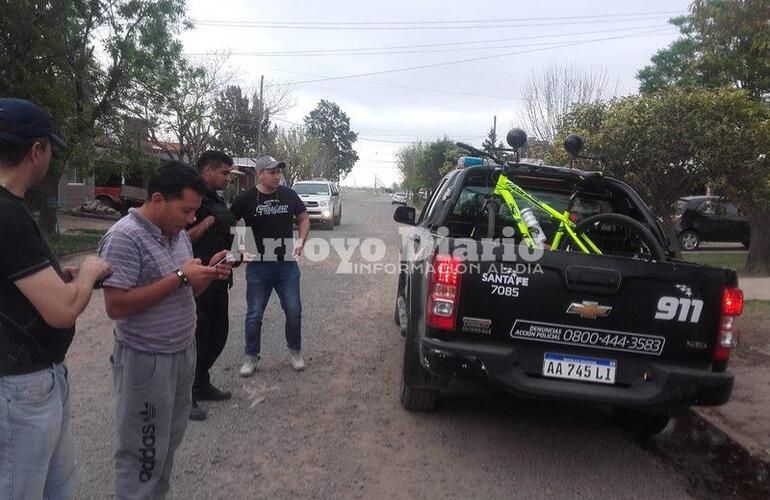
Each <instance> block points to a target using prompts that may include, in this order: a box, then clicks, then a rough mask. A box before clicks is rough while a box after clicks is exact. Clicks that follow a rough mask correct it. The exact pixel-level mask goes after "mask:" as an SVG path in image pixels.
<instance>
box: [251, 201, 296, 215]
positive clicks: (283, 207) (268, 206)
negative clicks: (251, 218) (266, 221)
mask: <svg viewBox="0 0 770 500" xmlns="http://www.w3.org/2000/svg"><path fill="white" fill-rule="evenodd" d="M288 213H289V205H288V204H281V200H278V199H275V200H265V201H264V202H263V203H262V204H260V205H257V212H256V214H255V216H260V215H282V214H288Z"/></svg>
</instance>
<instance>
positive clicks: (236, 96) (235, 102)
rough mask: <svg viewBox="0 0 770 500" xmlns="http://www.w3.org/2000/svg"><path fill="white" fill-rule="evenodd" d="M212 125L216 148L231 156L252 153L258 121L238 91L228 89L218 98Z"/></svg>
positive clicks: (245, 97)
mask: <svg viewBox="0 0 770 500" xmlns="http://www.w3.org/2000/svg"><path fill="white" fill-rule="evenodd" d="M213 122H214V127H215V128H216V129H217V131H218V133H217V138H216V141H215V142H216V146H217V148H219V149H221V150H223V151H226V152H227V153H230V154H232V155H233V156H250V155H252V154H253V153H255V150H256V140H257V134H258V133H259V122H260V120H259V119H258V117H256V116H255V115H254V114H253V112H252V108H251V106H250V102H249V98H248V97H247V96H246V95H244V93H243V91H242V90H241V87H239V86H237V85H230V86H228V87H227V88H225V89H224V90H223V91H222V92H221V93H220V94H219V96H218V97H217V98H216V100H215V104H214V118H213ZM268 125H269V124H268ZM263 131H265V132H266V130H264V129H263Z"/></svg>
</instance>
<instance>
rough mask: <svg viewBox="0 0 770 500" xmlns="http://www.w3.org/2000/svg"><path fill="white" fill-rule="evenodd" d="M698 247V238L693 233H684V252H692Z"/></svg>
mask: <svg viewBox="0 0 770 500" xmlns="http://www.w3.org/2000/svg"><path fill="white" fill-rule="evenodd" d="M697 246H698V237H697V236H695V235H694V234H693V233H685V234H684V235H682V247H683V248H684V249H685V250H692V249H693V248H695V247H697Z"/></svg>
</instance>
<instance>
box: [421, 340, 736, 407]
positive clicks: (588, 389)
mask: <svg viewBox="0 0 770 500" xmlns="http://www.w3.org/2000/svg"><path fill="white" fill-rule="evenodd" d="M420 361H421V363H422V365H423V367H424V368H425V369H426V370H428V371H429V372H430V373H432V374H433V375H436V376H439V377H442V378H452V377H456V376H460V377H462V376H465V375H473V374H474V373H482V374H485V375H486V377H487V379H488V380H489V381H490V382H491V383H493V384H495V385H498V386H501V387H503V388H504V389H506V390H508V391H509V392H511V393H513V394H516V395H518V396H525V397H541V398H554V399H568V400H581V401H591V402H596V403H606V404H611V405H616V406H624V407H632V408H646V409H655V408H665V407H674V406H690V405H701V406H718V405H722V404H724V403H726V402H727V401H728V400H729V399H730V394H731V393H732V389H733V379H734V377H733V374H732V373H730V372H721V373H716V372H711V371H707V370H703V369H693V368H684V367H679V366H672V365H667V364H662V363H649V364H646V365H645V373H646V376H645V377H639V378H638V380H635V381H633V382H632V383H630V384H624V385H620V384H617V385H605V384H597V383H587V382H578V381H570V380H562V379H553V378H545V377H542V376H541V375H540V374H535V373H527V372H525V371H524V369H523V368H522V366H521V363H520V359H519V354H518V353H517V350H516V346H512V345H505V346H501V345H490V344H477V343H472V342H458V341H451V342H448V341H444V340H440V339H435V338H423V339H422V341H421V349H420Z"/></svg>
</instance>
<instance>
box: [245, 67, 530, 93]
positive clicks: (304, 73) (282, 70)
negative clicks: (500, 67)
mask: <svg viewBox="0 0 770 500" xmlns="http://www.w3.org/2000/svg"><path fill="white" fill-rule="evenodd" d="M253 67H255V68H260V69H263V70H269V71H276V72H278V73H288V74H292V75H302V76H315V77H318V78H322V79H323V78H327V76H325V75H319V74H317V73H306V72H301V71H289V70H286V69H280V68H272V67H269V66H262V65H259V66H253ZM348 83H358V84H364V85H376V86H379V87H394V88H399V89H406V90H418V91H424V92H436V93H440V94H453V95H462V96H470V97H484V98H488V99H502V100H506V101H510V100H516V101H519V100H521V97H514V96H507V95H491V94H480V93H478V92H466V91H462V90H448V89H437V88H429V87H416V86H413V85H401V84H399V83H390V82H387V83H386V82H373V81H369V80H350V81H349V82H348ZM287 84H288V85H292V84H294V82H287ZM278 85H282V84H280V83H271V84H268V85H267V87H271V86H278Z"/></svg>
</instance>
